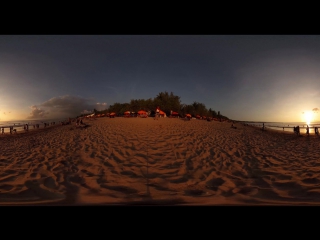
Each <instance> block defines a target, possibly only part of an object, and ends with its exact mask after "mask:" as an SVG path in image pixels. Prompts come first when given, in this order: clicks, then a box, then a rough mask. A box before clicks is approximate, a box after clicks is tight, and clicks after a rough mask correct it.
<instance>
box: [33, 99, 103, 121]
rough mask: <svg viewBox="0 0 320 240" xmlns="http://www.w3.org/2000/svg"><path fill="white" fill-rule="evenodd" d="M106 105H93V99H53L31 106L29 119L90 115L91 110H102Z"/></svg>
mask: <svg viewBox="0 0 320 240" xmlns="http://www.w3.org/2000/svg"><path fill="white" fill-rule="evenodd" d="M106 107H107V103H99V102H98V103H95V101H94V99H90V98H82V97H79V96H70V95H65V96H59V97H53V98H51V99H49V100H47V101H45V102H43V103H41V104H38V105H34V106H31V109H32V112H31V113H30V116H29V118H40V117H42V118H43V117H50V118H67V117H76V116H78V115H80V114H86V113H91V112H92V111H93V109H97V110H98V111H101V110H104V109H106Z"/></svg>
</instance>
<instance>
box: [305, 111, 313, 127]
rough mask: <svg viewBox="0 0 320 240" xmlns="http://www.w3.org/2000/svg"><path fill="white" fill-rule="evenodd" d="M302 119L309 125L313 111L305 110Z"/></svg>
mask: <svg viewBox="0 0 320 240" xmlns="http://www.w3.org/2000/svg"><path fill="white" fill-rule="evenodd" d="M304 119H305V121H306V123H307V124H308V125H309V124H310V122H312V121H313V113H312V112H311V111H307V112H305V113H304Z"/></svg>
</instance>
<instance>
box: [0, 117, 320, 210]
mask: <svg viewBox="0 0 320 240" xmlns="http://www.w3.org/2000/svg"><path fill="white" fill-rule="evenodd" d="M85 123H86V124H88V126H87V127H86V128H76V126H75V124H73V125H63V126H54V127H51V128H48V129H42V130H35V131H30V132H28V133H24V132H21V133H17V134H11V135H10V134H4V135H0V205H17V204H19V205H25V204H26V205H30V204H31V205H108V204H160V205H166V204H168V205H174V204H182V205H273V204H276V205H320V148H319V144H320V138H319V137H318V136H316V135H310V136H307V135H306V134H305V133H304V132H303V133H302V136H296V135H295V134H293V132H292V133H290V132H289V133H288V132H281V131H279V132H278V131H272V130H267V131H261V130H259V129H258V128H255V127H251V126H244V125H242V124H240V123H236V124H235V126H236V129H234V128H231V123H227V122H224V123H221V122H215V121H210V122H209V121H205V120H195V119H192V120H191V121H184V120H181V119H171V118H161V119H159V120H154V119H153V118H123V117H116V118H99V119H96V120H90V121H89V120H85Z"/></svg>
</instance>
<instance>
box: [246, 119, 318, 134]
mask: <svg viewBox="0 0 320 240" xmlns="http://www.w3.org/2000/svg"><path fill="white" fill-rule="evenodd" d="M245 123H247V124H249V125H253V126H257V127H262V126H263V123H264V126H265V127H266V128H267V129H268V128H270V129H274V130H278V131H286V132H292V133H293V127H296V126H299V127H300V133H306V127H307V123H306V122H245ZM314 127H320V122H311V123H310V124H309V133H314Z"/></svg>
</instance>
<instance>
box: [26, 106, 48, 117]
mask: <svg viewBox="0 0 320 240" xmlns="http://www.w3.org/2000/svg"><path fill="white" fill-rule="evenodd" d="M30 108H31V113H30V116H28V119H39V118H44V117H45V116H46V115H47V114H48V113H47V112H46V111H45V110H42V109H40V108H39V107H37V106H36V105H33V106H31V107H30Z"/></svg>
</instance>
